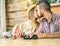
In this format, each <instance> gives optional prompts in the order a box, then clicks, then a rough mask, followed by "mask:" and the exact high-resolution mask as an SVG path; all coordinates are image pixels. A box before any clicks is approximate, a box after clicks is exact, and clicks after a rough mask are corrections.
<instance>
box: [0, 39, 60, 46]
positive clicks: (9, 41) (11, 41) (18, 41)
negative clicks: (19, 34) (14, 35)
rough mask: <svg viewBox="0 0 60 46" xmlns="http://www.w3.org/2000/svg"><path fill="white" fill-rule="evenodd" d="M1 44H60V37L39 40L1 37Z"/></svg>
mask: <svg viewBox="0 0 60 46" xmlns="http://www.w3.org/2000/svg"><path fill="white" fill-rule="evenodd" d="M0 46H60V38H55V39H38V40H24V39H4V38H0Z"/></svg>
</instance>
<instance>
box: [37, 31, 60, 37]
mask: <svg viewBox="0 0 60 46" xmlns="http://www.w3.org/2000/svg"><path fill="white" fill-rule="evenodd" d="M37 36H38V38H59V37H60V32H55V33H45V34H44V33H38V34H37Z"/></svg>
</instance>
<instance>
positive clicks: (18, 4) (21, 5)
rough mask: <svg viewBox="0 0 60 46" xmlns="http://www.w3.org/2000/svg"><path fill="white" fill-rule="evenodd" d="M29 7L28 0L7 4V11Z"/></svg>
mask: <svg viewBox="0 0 60 46" xmlns="http://www.w3.org/2000/svg"><path fill="white" fill-rule="evenodd" d="M25 9H27V4H26V1H22V2H15V3H11V4H7V11H17V10H25Z"/></svg>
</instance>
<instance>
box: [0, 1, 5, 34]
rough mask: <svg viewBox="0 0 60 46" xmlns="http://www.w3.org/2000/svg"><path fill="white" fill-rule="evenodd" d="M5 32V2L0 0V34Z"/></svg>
mask: <svg viewBox="0 0 60 46" xmlns="http://www.w3.org/2000/svg"><path fill="white" fill-rule="evenodd" d="M3 31H6V13H5V0H0V33H1V32H3Z"/></svg>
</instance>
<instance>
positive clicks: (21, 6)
mask: <svg viewBox="0 0 60 46" xmlns="http://www.w3.org/2000/svg"><path fill="white" fill-rule="evenodd" d="M37 1H39V0H0V4H3V5H4V6H2V5H0V6H1V7H5V9H4V8H0V9H1V10H2V11H1V12H0V13H1V14H2V15H1V16H3V15H5V16H4V17H2V18H3V19H4V18H5V19H4V21H3V20H1V21H3V23H5V24H4V25H5V27H4V28H3V29H5V28H6V31H9V30H11V29H12V27H13V26H14V25H16V24H20V23H22V22H24V21H27V20H28V17H27V15H26V14H25V13H26V11H27V8H28V7H29V6H31V5H32V4H36V2H37ZM48 1H49V3H50V4H51V10H52V12H54V13H56V14H60V0H48ZM3 9H4V10H3ZM3 12H4V14H3ZM0 23H1V22H0ZM2 26H3V24H2Z"/></svg>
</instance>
